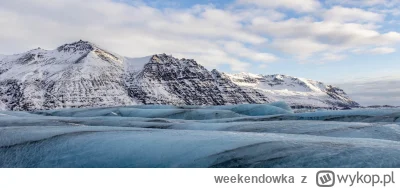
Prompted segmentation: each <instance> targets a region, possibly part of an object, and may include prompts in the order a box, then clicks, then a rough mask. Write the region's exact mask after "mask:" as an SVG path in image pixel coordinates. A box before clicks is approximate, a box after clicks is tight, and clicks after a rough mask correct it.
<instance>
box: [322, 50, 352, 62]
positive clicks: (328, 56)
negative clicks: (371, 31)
mask: <svg viewBox="0 0 400 188" xmlns="http://www.w3.org/2000/svg"><path fill="white" fill-rule="evenodd" d="M345 58H346V55H343V54H335V53H330V52H326V53H323V54H322V58H321V60H322V61H340V60H343V59H345Z"/></svg>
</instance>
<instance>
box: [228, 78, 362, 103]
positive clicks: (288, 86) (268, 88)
mask: <svg viewBox="0 0 400 188" xmlns="http://www.w3.org/2000/svg"><path fill="white" fill-rule="evenodd" d="M225 76H226V77H227V78H228V79H230V80H231V81H232V82H234V83H235V84H237V85H239V86H241V87H243V88H251V89H255V90H257V91H259V92H260V93H263V94H264V95H266V96H269V97H271V98H272V99H273V100H275V101H285V102H287V103H289V104H290V105H292V106H314V107H332V106H339V107H345V106H358V103H356V102H355V101H353V100H351V99H350V98H349V97H348V96H347V94H346V93H345V92H344V91H343V90H342V89H340V88H337V87H334V86H331V85H325V84H324V83H322V82H318V81H314V80H309V79H304V78H296V77H292V76H286V75H280V74H275V75H256V74H250V73H239V74H225Z"/></svg>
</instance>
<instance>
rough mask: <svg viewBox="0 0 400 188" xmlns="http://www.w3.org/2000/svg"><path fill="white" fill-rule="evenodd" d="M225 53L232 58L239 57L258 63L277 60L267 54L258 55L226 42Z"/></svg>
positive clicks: (258, 53) (243, 47) (239, 44)
mask: <svg viewBox="0 0 400 188" xmlns="http://www.w3.org/2000/svg"><path fill="white" fill-rule="evenodd" d="M224 47H225V49H226V51H228V52H229V53H230V54H231V55H232V56H239V57H243V58H247V59H251V60H253V61H258V62H272V61H276V60H277V59H278V58H277V57H276V56H275V55H273V54H269V53H260V52H256V51H253V50H250V49H248V48H246V47H245V46H244V45H243V44H241V43H238V42H226V43H225V44H224Z"/></svg>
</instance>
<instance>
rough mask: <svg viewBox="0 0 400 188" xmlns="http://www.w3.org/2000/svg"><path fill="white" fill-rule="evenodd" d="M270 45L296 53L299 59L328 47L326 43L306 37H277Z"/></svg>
mask: <svg viewBox="0 0 400 188" xmlns="http://www.w3.org/2000/svg"><path fill="white" fill-rule="evenodd" d="M272 46H273V47H275V48H277V49H279V50H280V51H283V52H286V53H289V54H293V55H296V56H297V57H299V58H300V59H305V58H308V57H310V56H311V55H312V54H314V53H316V52H322V51H325V50H327V49H328V48H329V46H328V45H326V44H322V43H318V42H316V41H314V40H312V39H306V38H298V39H278V40H275V41H274V42H273V43H272Z"/></svg>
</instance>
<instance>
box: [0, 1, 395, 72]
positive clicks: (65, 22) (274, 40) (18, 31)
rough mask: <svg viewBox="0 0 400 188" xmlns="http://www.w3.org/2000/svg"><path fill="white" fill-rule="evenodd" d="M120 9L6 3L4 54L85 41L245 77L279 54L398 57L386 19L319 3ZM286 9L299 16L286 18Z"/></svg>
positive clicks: (0, 42)
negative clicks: (384, 25)
mask: <svg viewBox="0 0 400 188" xmlns="http://www.w3.org/2000/svg"><path fill="white" fill-rule="evenodd" d="M122 2H123V1H112V0H86V1H79V0H53V1H51V3H49V1H46V0H36V1H34V2H33V1H29V0H18V1H4V2H2V3H1V4H2V5H1V7H0V25H2V26H4V27H2V29H0V53H2V54H10V53H16V52H23V51H26V50H29V49H31V48H36V47H39V46H40V47H42V48H46V49H52V48H55V47H57V46H58V45H61V44H63V43H66V42H72V41H75V40H79V39H83V40H89V41H92V42H94V43H96V44H98V45H100V46H102V47H104V48H107V49H109V50H111V51H113V52H116V53H119V54H121V55H125V56H131V57H138V56H147V55H150V54H155V53H167V54H172V55H176V56H180V57H185V58H193V59H196V60H197V61H198V62H199V63H200V64H203V65H205V66H207V67H209V68H216V67H218V66H220V65H225V64H228V65H230V66H231V68H232V69H233V70H235V71H246V69H248V68H249V67H251V66H250V65H251V64H250V63H249V62H254V61H255V62H262V63H267V62H271V61H275V60H277V59H279V57H277V55H276V54H280V53H281V52H283V53H284V54H285V55H287V54H289V55H293V56H294V57H297V58H300V59H302V60H307V61H308V59H307V58H319V59H312V60H313V61H339V60H342V59H344V58H345V57H346V55H348V54H346V52H348V51H351V50H354V49H367V50H368V49H375V48H376V49H375V50H373V51H372V50H369V51H368V53H371V54H382V53H391V52H393V50H395V49H393V48H389V47H388V46H394V45H395V44H398V43H399V42H400V33H398V32H396V31H395V30H390V29H385V30H384V29H382V28H381V25H379V24H382V22H381V21H382V20H383V19H384V16H383V15H384V14H385V13H383V12H382V11H381V12H380V11H376V10H371V11H367V10H363V9H359V8H346V7H339V6H334V7H333V8H331V9H326V8H325V7H323V6H324V5H323V4H321V3H319V2H318V1H316V0H304V1H292V0H276V1H263V0H237V1H236V2H237V3H235V4H232V5H231V6H227V7H224V8H216V7H215V6H213V5H194V6H192V7H186V8H182V7H181V8H177V7H175V8H174V7H169V8H165V9H160V8H154V7H150V6H148V5H146V4H145V3H143V2H141V3H137V1H134V2H135V3H132V2H131V3H130V4H126V3H122ZM21 4H23V6H21ZM243 5H246V6H243ZM247 5H251V6H247ZM288 9H289V10H292V11H297V12H299V13H298V14H296V16H293V15H292V14H287V15H285V14H284V13H283V12H285V11H286V10H288ZM375 12H378V13H375ZM291 16H292V17H291ZM271 49H272V50H274V51H273V52H274V53H276V54H273V53H271V51H270V50H271ZM360 53H364V52H362V50H361V51H360Z"/></svg>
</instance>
